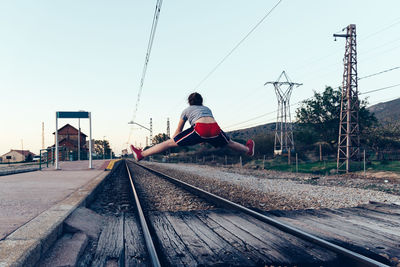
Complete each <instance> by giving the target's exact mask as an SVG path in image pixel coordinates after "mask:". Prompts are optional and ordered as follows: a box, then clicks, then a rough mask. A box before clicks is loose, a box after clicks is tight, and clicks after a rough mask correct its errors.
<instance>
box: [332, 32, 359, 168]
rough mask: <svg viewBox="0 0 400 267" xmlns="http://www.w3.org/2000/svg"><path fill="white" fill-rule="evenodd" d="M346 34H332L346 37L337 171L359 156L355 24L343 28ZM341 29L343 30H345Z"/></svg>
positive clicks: (347, 166)
mask: <svg viewBox="0 0 400 267" xmlns="http://www.w3.org/2000/svg"><path fill="white" fill-rule="evenodd" d="M345 29H346V30H347V33H346V34H334V35H333V36H334V37H335V40H336V37H344V38H346V51H345V53H344V59H343V63H344V72H343V86H342V98H341V104H340V123H339V141H338V154H337V171H338V172H339V171H346V173H348V172H349V170H350V161H351V160H359V158H360V135H359V133H360V128H359V125H358V110H359V99H358V84H357V50H356V25H355V24H350V25H349V26H347V27H346V28H345ZM345 29H343V30H345Z"/></svg>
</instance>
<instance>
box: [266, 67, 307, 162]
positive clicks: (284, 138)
mask: <svg viewBox="0 0 400 267" xmlns="http://www.w3.org/2000/svg"><path fill="white" fill-rule="evenodd" d="M281 78H285V79H286V81H282V82H281V81H280V80H281ZM267 84H272V85H274V88H275V93H276V97H277V99H278V112H277V119H276V127H275V143H274V155H283V154H286V153H291V152H293V151H294V139H293V125H292V121H291V117H290V103H289V102H290V96H291V95H292V90H293V87H294V86H296V87H299V86H300V85H302V84H301V83H294V82H291V81H290V79H289V77H288V76H287V75H286V72H285V71H282V73H281V75H279V78H278V80H277V81H276V82H266V83H265V84H264V85H267Z"/></svg>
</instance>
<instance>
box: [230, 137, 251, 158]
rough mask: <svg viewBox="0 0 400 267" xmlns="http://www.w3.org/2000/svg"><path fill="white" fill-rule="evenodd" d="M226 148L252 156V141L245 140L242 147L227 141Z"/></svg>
mask: <svg viewBox="0 0 400 267" xmlns="http://www.w3.org/2000/svg"><path fill="white" fill-rule="evenodd" d="M228 147H229V148H231V149H233V150H236V151H238V152H242V153H246V154H247V155H249V156H254V147H255V144H254V141H253V140H251V139H249V140H247V143H246V145H242V144H240V143H238V142H235V141H232V140H229V143H228Z"/></svg>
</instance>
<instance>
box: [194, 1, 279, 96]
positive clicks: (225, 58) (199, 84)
mask: <svg viewBox="0 0 400 267" xmlns="http://www.w3.org/2000/svg"><path fill="white" fill-rule="evenodd" d="M281 2H282V0H279V1H278V2H277V3H276V4H275V5H274V6H273V7H272V8H271V9H270V10H269V11H268V12H267V14H265V15H264V17H262V19H261V20H260V21H259V22H258V23H257V24H256V25H255V26H254V27H253V28H252V29H251V30H250V31H249V32H248V33H247V34H246V35H245V36H244V37H243V38H242V39H241V40H240V41H239V42H238V43H237V44H236V45H235V46H234V47H233V48H232V49H231V50H230V51H229V52H228V54H226V55H225V56H224V57H223V58H222V59H221V60H220V61H219V62H218V63H217V65H216V66H215V67H214V68H212V69H211V71H210V72H209V73H208V74H207V75H206V76H205V77H204V78H203V79H202V80H201V81H200V82H199V83H198V84H197V85H196V86H195V87H194V91H196V90H197V89H198V88H199V87H200V86H201V85H202V84H203V83H204V82H205V81H206V80H207V79H208V78H209V77H210V76H211V75H212V74H213V73H214V72H215V71H216V70H217V69H218V68H219V67H220V66H221V65H222V63H224V62H225V60H227V59H228V57H229V56H230V55H232V53H233V52H234V51H235V50H236V49H237V48H238V47H239V46H240V45H241V44H242V43H243V42H244V41H245V40H246V39H247V38H248V37H249V36H250V35H251V34H252V33H253V32H254V31H255V30H256V29H257V27H258V26H260V24H261V23H262V22H263V21H264V20H265V19H266V18H267V17H268V16H269V15H270V14H271V13H272V11H274V9H275V8H276V7H277V6H278V5H279V4H280V3H281Z"/></svg>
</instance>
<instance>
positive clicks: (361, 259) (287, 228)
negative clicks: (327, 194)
mask: <svg viewBox="0 0 400 267" xmlns="http://www.w3.org/2000/svg"><path fill="white" fill-rule="evenodd" d="M133 163H135V164H137V165H138V166H140V167H142V168H144V169H146V170H148V171H150V172H152V173H154V174H156V175H158V176H161V177H163V178H165V179H167V180H168V181H170V182H172V183H174V184H176V185H178V186H180V187H183V188H185V189H186V190H188V191H190V192H192V193H194V194H196V195H198V196H200V197H202V198H205V199H206V200H209V201H211V202H214V203H215V204H217V205H219V206H224V207H228V208H232V209H234V210H237V211H241V212H243V213H246V214H248V215H250V216H252V217H254V218H257V219H259V220H260V221H263V222H266V223H268V224H271V225H273V226H275V227H277V228H279V229H281V230H283V231H284V232H287V233H290V234H292V235H294V236H297V237H299V238H301V239H305V240H307V241H310V242H312V243H314V244H317V245H319V246H321V247H324V248H327V249H329V250H331V251H334V252H336V253H338V254H340V255H342V256H345V257H347V258H349V259H352V260H354V261H356V262H357V263H361V264H362V266H382V267H383V266H385V267H389V265H386V264H383V263H381V262H379V261H376V260H374V259H371V258H368V257H366V256H364V255H361V254H359V253H357V252H354V251H351V250H348V249H346V248H343V247H341V246H338V245H335V244H333V243H331V242H329V241H326V240H324V239H321V238H319V237H317V236H315V235H312V234H309V233H307V232H304V231H302V230H300V229H298V228H296V227H294V226H291V225H290V224H287V223H283V222H281V221H278V220H276V219H273V218H271V217H268V216H266V215H264V214H261V213H258V212H256V211H254V210H251V209H249V208H246V207H244V206H242V205H239V204H237V203H234V202H232V201H230V200H227V199H225V198H222V197H220V196H217V195H215V194H213V193H210V192H208V191H205V190H203V189H201V188H198V187H196V186H193V185H191V184H188V183H186V182H183V181H180V180H178V179H176V178H173V177H171V176H169V175H167V174H164V173H162V172H159V171H156V170H154V169H152V168H149V167H147V166H143V165H142V164H138V163H136V162H133Z"/></svg>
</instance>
